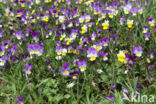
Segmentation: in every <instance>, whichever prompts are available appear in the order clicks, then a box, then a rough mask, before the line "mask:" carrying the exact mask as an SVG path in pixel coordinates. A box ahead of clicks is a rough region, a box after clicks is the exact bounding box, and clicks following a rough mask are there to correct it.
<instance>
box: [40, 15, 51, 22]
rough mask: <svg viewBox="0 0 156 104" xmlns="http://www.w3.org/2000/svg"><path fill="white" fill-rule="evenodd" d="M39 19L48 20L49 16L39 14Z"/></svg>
mask: <svg viewBox="0 0 156 104" xmlns="http://www.w3.org/2000/svg"><path fill="white" fill-rule="evenodd" d="M41 19H42V21H44V22H48V21H49V16H48V15H44V14H41Z"/></svg>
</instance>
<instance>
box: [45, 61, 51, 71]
mask: <svg viewBox="0 0 156 104" xmlns="http://www.w3.org/2000/svg"><path fill="white" fill-rule="evenodd" d="M46 64H47V67H48V70H50V69H51V63H50V61H46Z"/></svg>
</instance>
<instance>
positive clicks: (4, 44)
mask: <svg viewBox="0 0 156 104" xmlns="http://www.w3.org/2000/svg"><path fill="white" fill-rule="evenodd" d="M9 44H10V41H6V40H5V39H4V40H3V42H2V45H3V46H5V49H8V46H9Z"/></svg>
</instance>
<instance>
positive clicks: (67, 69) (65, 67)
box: [61, 62, 70, 76]
mask: <svg viewBox="0 0 156 104" xmlns="http://www.w3.org/2000/svg"><path fill="white" fill-rule="evenodd" d="M61 72H62V73H63V76H69V73H70V67H69V63H67V62H63V66H62V68H61Z"/></svg>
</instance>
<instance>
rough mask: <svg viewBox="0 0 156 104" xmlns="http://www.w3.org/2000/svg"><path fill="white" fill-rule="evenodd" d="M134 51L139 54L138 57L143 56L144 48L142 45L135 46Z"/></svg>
mask: <svg viewBox="0 0 156 104" xmlns="http://www.w3.org/2000/svg"><path fill="white" fill-rule="evenodd" d="M133 53H134V54H135V55H136V56H137V57H141V56H142V53H143V49H142V47H141V46H136V47H134V48H133Z"/></svg>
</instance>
